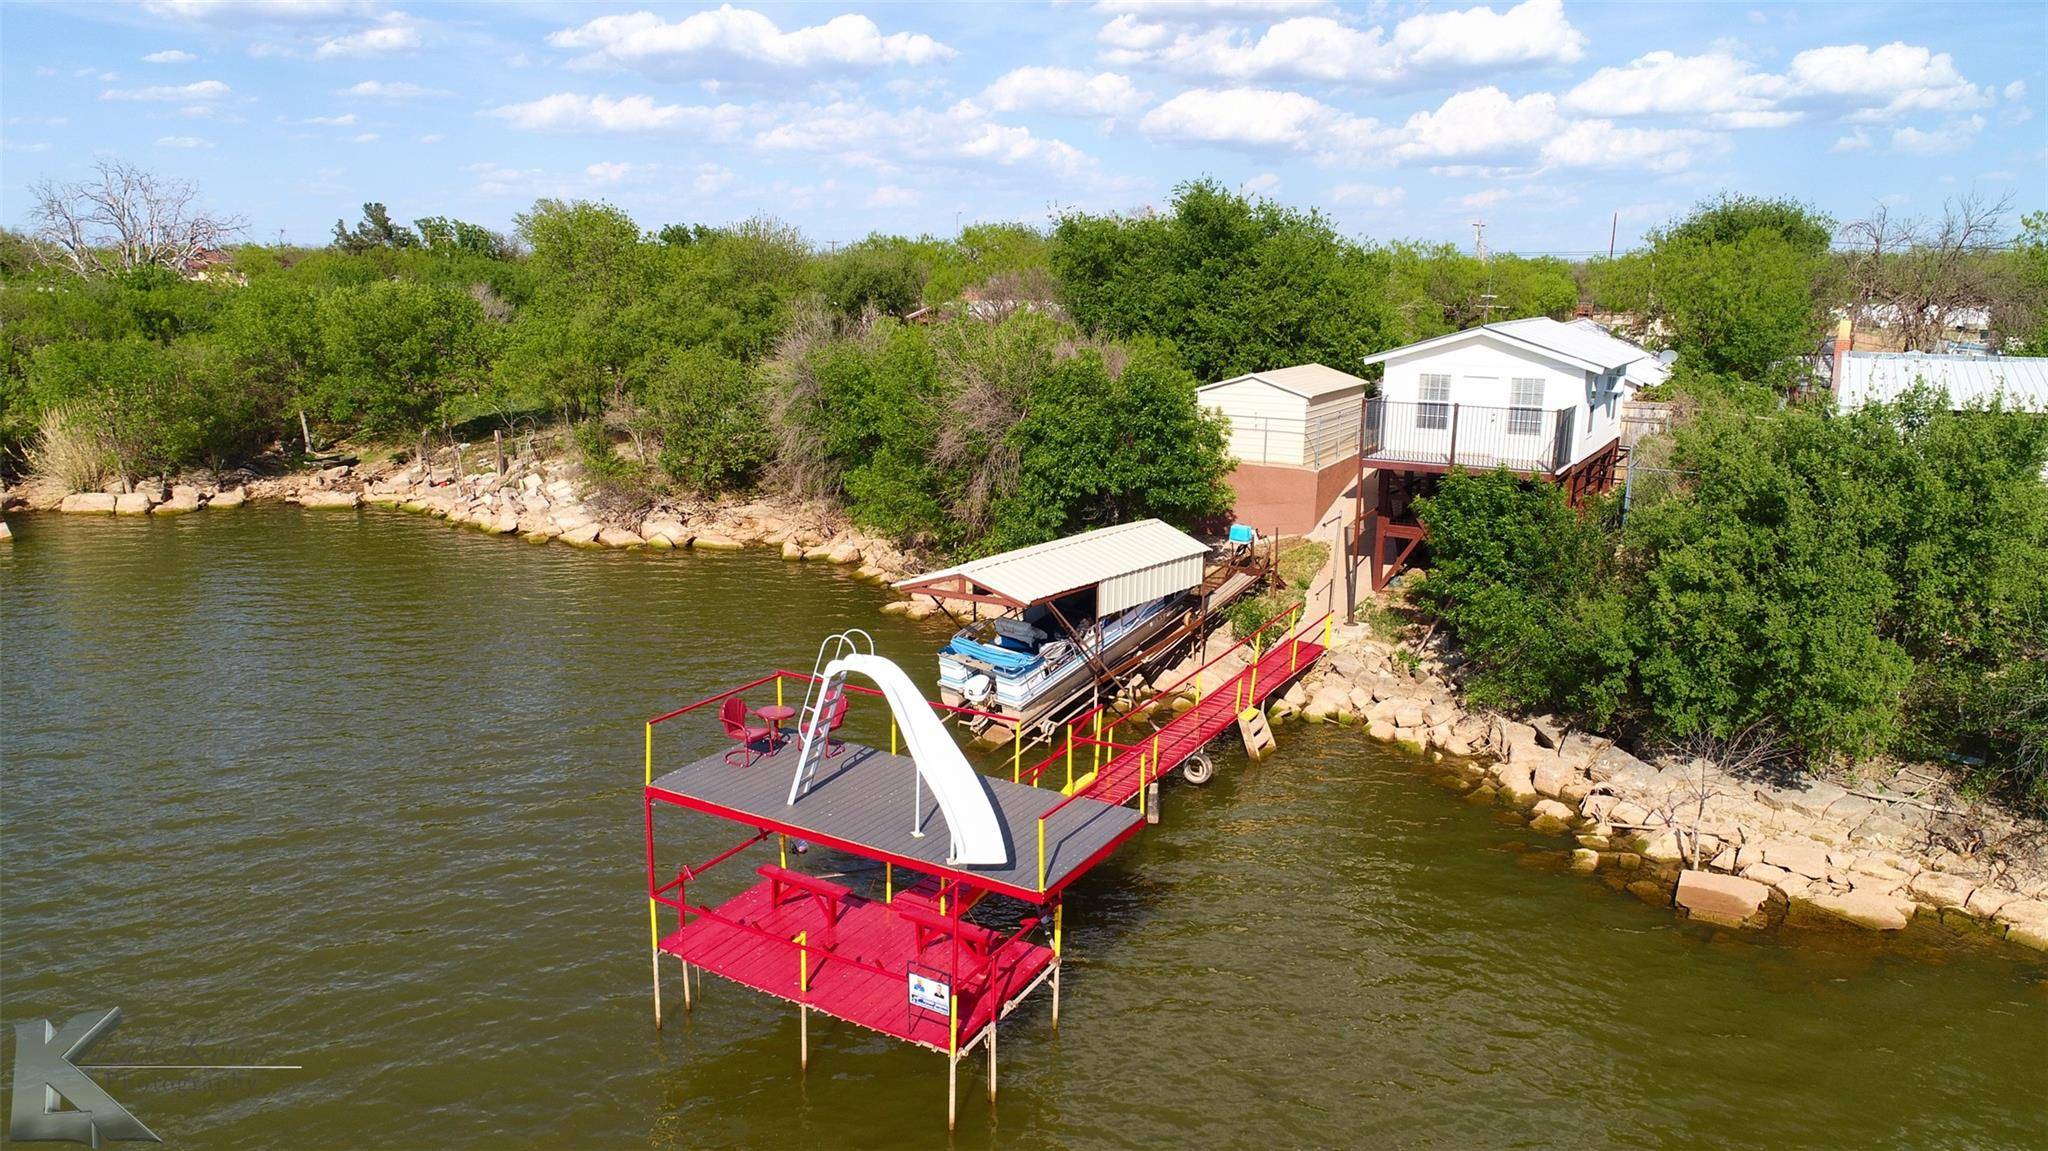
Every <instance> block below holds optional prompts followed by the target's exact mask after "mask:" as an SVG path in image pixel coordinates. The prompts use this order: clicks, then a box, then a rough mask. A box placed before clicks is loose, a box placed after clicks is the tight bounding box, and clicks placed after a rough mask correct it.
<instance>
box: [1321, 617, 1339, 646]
mask: <svg viewBox="0 0 2048 1151" xmlns="http://www.w3.org/2000/svg"><path fill="white" fill-rule="evenodd" d="M1335 626H1337V616H1336V614H1335V613H1334V612H1333V613H1330V614H1328V615H1325V616H1323V646H1324V647H1325V648H1328V647H1329V646H1330V629H1331V628H1333V627H1335Z"/></svg>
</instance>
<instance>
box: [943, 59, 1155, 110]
mask: <svg viewBox="0 0 2048 1151" xmlns="http://www.w3.org/2000/svg"><path fill="white" fill-rule="evenodd" d="M981 95H982V99H983V100H985V101H987V102H988V105H989V107H991V108H994V109H995V110H996V111H998V112H1015V111H1028V112H1051V113H1054V114H1057V115H1063V116H1121V115H1125V114H1128V113H1131V112H1136V111H1137V110H1138V109H1140V108H1142V107H1144V106H1145V104H1146V103H1147V102H1148V101H1149V100H1150V99H1151V97H1149V96H1147V95H1146V94H1145V93H1143V92H1140V91H1139V90H1138V86H1137V85H1136V84H1133V83H1131V78H1130V77H1129V76H1119V75H1117V74H1116V73H1114V72H1098V73H1096V74H1095V75H1093V76H1090V75H1088V74H1087V73H1085V72H1078V71H1075V70H1074V69H1072V68H1042V67H1028V68H1017V69H1013V70H1011V71H1009V72H1005V73H1004V74H1003V75H1001V76H999V77H997V78H996V81H995V83H993V84H990V85H989V86H988V89H987V91H985V92H983V93H982V94H981Z"/></svg>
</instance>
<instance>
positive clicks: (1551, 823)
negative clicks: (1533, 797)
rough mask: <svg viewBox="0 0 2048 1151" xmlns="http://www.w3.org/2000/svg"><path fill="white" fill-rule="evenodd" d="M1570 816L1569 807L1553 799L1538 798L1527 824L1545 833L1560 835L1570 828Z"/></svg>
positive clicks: (1570, 810)
mask: <svg viewBox="0 0 2048 1151" xmlns="http://www.w3.org/2000/svg"><path fill="white" fill-rule="evenodd" d="M1571 818H1572V809H1571V808H1569V807H1566V806H1565V805H1564V804H1562V803H1559V802H1558V801H1556V800H1554V799H1539V800H1537V801H1536V808H1535V814H1534V815H1533V816H1532V817H1531V818H1530V820H1529V826H1530V828H1531V829H1533V830H1535V831H1540V832H1542V833H1543V834H1545V835H1562V834H1564V833H1565V832H1566V831H1569V830H1570V829H1571Z"/></svg>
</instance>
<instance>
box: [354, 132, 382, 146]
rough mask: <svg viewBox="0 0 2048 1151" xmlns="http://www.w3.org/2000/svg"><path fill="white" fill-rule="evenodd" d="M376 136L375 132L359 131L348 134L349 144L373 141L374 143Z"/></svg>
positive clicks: (370, 142)
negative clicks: (351, 134) (354, 133)
mask: <svg viewBox="0 0 2048 1151" xmlns="http://www.w3.org/2000/svg"><path fill="white" fill-rule="evenodd" d="M377 138H378V137H377V133H375V132H359V133H357V134H356V135H353V136H350V137H349V143H351V144H374V143H376V142H377Z"/></svg>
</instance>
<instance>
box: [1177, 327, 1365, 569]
mask: <svg viewBox="0 0 2048 1151" xmlns="http://www.w3.org/2000/svg"><path fill="white" fill-rule="evenodd" d="M1369 387H1371V385H1370V384H1369V383H1368V382H1367V381H1366V380H1364V379H1361V378H1359V377H1358V376H1354V375H1352V374H1350V373H1349V372H1340V371H1338V370H1337V369H1335V368H1331V367H1326V366H1324V365H1322V364H1297V365H1295V366H1294V367H1291V368H1272V369H1267V370H1264V371H1257V372H1247V373H1245V374H1244V375H1241V376H1232V377H1231V378H1230V379H1227V380H1218V381H1216V382H1215V383H1213V384H1204V385H1202V386H1201V387H1199V388H1197V389H1195V396H1196V399H1197V400H1198V401H1199V402H1200V403H1201V404H1202V405H1203V406H1204V407H1207V408H1210V409H1212V410H1215V411H1218V412H1221V413H1223V415H1224V417H1225V418H1227V419H1228V420H1229V421H1230V454H1231V455H1232V456H1233V457H1235V458H1236V460H1237V468H1236V470H1235V471H1233V472H1231V474H1230V486H1231V487H1232V488H1233V489H1235V490H1236V492H1237V505H1236V506H1237V513H1236V514H1237V519H1238V520H1239V522H1242V523H1247V524H1250V525H1252V526H1253V527H1256V528H1258V529H1259V530H1260V531H1264V532H1277V533H1279V534H1282V535H1300V534H1302V533H1305V532H1307V531H1308V530H1309V529H1310V528H1313V527H1314V526H1315V525H1316V521H1317V519H1318V518H1319V517H1320V516H1321V515H1322V514H1323V512H1324V511H1326V510H1327V509H1328V508H1329V507H1330V505H1331V504H1333V503H1334V502H1336V500H1337V497H1339V496H1341V495H1343V494H1344V491H1345V489H1346V488H1347V487H1348V486H1349V485H1350V483H1351V481H1352V480H1353V479H1355V478H1356V476H1357V472H1358V415H1359V409H1360V406H1361V405H1362V404H1363V403H1364V402H1365V393H1366V390H1367V389H1368V388H1369Z"/></svg>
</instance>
